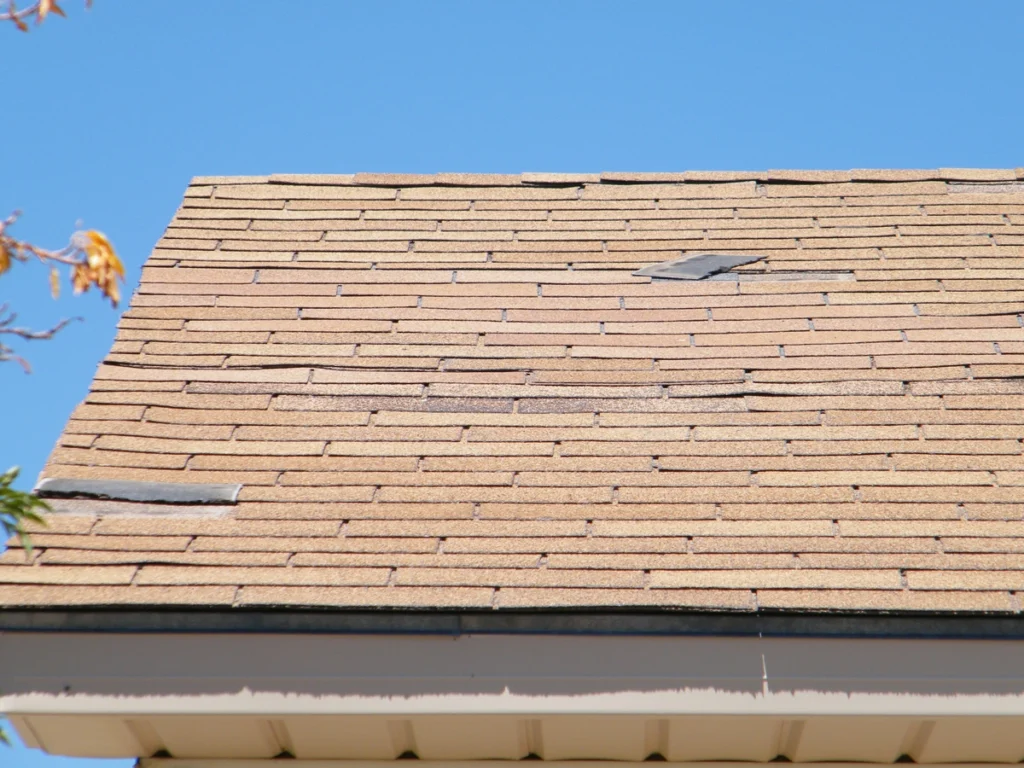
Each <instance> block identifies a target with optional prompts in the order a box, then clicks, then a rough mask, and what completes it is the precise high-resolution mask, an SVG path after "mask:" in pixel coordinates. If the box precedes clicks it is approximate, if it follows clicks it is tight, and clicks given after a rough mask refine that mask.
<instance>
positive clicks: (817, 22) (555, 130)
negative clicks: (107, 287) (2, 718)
mask: <svg viewBox="0 0 1024 768" xmlns="http://www.w3.org/2000/svg"><path fill="white" fill-rule="evenodd" d="M22 4H24V3H22ZM63 4H64V6H65V8H66V10H67V12H68V17H69V18H68V19H66V20H65V19H58V18H53V19H52V20H50V21H48V22H47V23H46V24H45V25H43V26H42V27H41V28H39V29H34V30H33V31H32V33H31V34H28V35H22V34H19V33H18V32H16V31H15V30H14V29H13V27H12V28H7V27H0V46H2V48H0V50H2V51H3V53H4V58H5V60H6V61H8V62H12V61H13V62H16V65H15V66H14V67H10V66H9V67H8V81H7V88H6V91H5V99H4V111H5V114H6V116H7V119H8V123H9V124H11V125H12V130H11V131H10V132H9V135H8V142H7V144H8V148H7V149H4V150H2V152H3V171H2V176H0V179H2V182H0V214H6V213H7V212H8V211H10V210H13V209H15V208H20V209H22V210H23V211H24V216H23V219H22V221H21V222H20V223H19V225H18V226H17V228H16V229H15V230H13V232H14V233H15V234H19V235H20V236H22V237H24V238H28V239H31V240H32V241H34V242H36V243H38V244H40V245H47V246H53V247H56V246H59V245H61V244H63V243H64V242H65V241H66V239H67V237H68V235H69V234H70V233H71V232H72V231H73V230H74V229H75V227H76V223H77V222H79V221H81V222H83V223H84V225H85V226H86V227H89V228H97V229H101V230H103V231H105V232H106V233H107V234H108V235H109V236H110V238H111V239H112V240H113V241H114V243H115V245H116V246H117V248H118V249H119V251H120V253H121V254H122V256H123V257H124V259H125V262H126V264H127V266H128V271H129V282H130V283H131V284H132V285H130V286H129V290H128V291H127V292H128V293H129V294H130V289H131V288H133V287H134V283H135V282H137V280H138V276H139V270H140V267H141V265H142V264H143V262H144V261H145V259H146V257H147V255H148V253H149V251H150V249H151V248H152V246H153V243H155V242H156V240H157V239H158V238H159V236H160V234H161V232H162V230H163V228H164V226H165V225H166V224H167V222H168V221H169V220H170V218H171V216H172V214H173V213H174V210H175V208H176V206H177V204H178V201H179V200H180V198H181V195H182V192H183V191H184V188H185V185H186V184H187V182H188V179H189V178H190V177H191V176H193V175H197V174H263V173H271V172H291V173H301V172H319V173H348V172H353V171H401V172H424V173H433V172H438V171H479V172H521V171H604V170H623V171H638V170H651V171H653V170H666V171H667V170H685V169H695V168H699V169H740V170H751V169H765V168H851V167H906V168H934V167H940V166H947V167H949V166H952V167H957V166H982V167H1014V166H1022V165H1024V144H1022V142H1021V139H1020V137H1021V128H1020V126H1021V124H1022V119H1024V98H1022V97H1024V79H1022V78H1021V77H1020V46H1019V34H1020V30H1021V29H1022V28H1024V3H1020V2H995V1H992V0H990V1H989V2H984V3H979V2H967V1H966V0H964V2H941V1H939V0H927V1H924V0H919V1H917V2H911V1H909V0H906V1H904V2H899V3H895V2H891V0H886V1H885V2H871V1H870V0H860V2H856V3H842V4H840V3H821V2H796V1H790V2H785V3H782V2H776V3H768V2H757V3H755V2H726V1H724V0H723V1H720V2H686V1H685V0H671V1H668V2H640V1H639V0H621V2H601V1H599V0H591V1H589V2H570V1H569V0H516V2H511V1H509V2H496V1H491V2H485V1H481V0H477V1H476V2H454V1H451V0H449V1H447V2H440V1H439V2H425V1H424V0H409V1H406V2H371V1H370V0H364V1H363V2H340V1H338V2H328V1H327V0H319V2H316V1H314V2H307V3H301V4H299V3H296V4H289V3H281V2H280V0H275V2H263V1H262V0H245V2H242V1H241V0H234V2H228V1H227V0H224V1H222V2H218V3H204V4H186V3H171V2H163V3H157V2H145V3H142V2H130V0H96V1H95V6H94V8H93V9H92V10H91V11H88V12H86V11H84V10H83V9H82V7H81V2H79V0H64V3H63ZM4 301H9V302H11V304H12V306H13V308H14V309H16V310H17V311H18V312H19V315H20V319H21V320H22V321H24V323H25V324H27V325H32V326H36V327H42V326H46V325H48V324H52V323H53V322H54V321H56V320H58V319H60V318H61V317H65V316H69V315H81V316H83V317H84V318H85V322H83V323H78V324H75V325H73V326H71V327H69V328H68V329H67V330H65V331H64V332H63V333H62V334H61V336H60V337H59V338H58V339H57V340H54V341H51V342H36V343H34V344H31V345H22V346H21V348H20V349H21V351H22V352H24V353H25V354H26V355H27V356H28V357H29V359H30V360H31V362H32V363H33V366H34V368H35V373H34V374H33V375H31V376H26V375H24V374H23V373H22V372H21V370H20V369H18V368H17V367H15V366H14V365H12V364H7V365H5V366H2V367H0V396H2V403H3V407H4V410H3V420H2V421H0V434H2V435H3V438H4V439H0V471H2V470H3V469H5V468H6V467H8V466H11V465H14V464H19V465H21V466H22V467H23V476H22V482H21V486H22V487H30V486H31V484H32V482H33V481H34V479H35V477H36V475H37V474H38V472H39V470H40V469H41V467H42V465H43V463H44V461H45V459H46V455H47V453H48V452H49V450H50V448H51V446H52V445H53V443H54V442H55V440H56V439H57V436H58V434H59V433H60V430H61V428H62V426H63V424H64V421H65V419H66V418H67V416H68V414H69V413H70V412H71V410H72V408H73V407H74V406H75V404H76V403H78V401H79V400H81V398H82V397H83V396H84V395H85V393H86V390H87V388H88V385H89V381H90V379H91V376H92V373H93V370H94V368H95V366H96V364H97V363H98V362H99V360H100V359H101V358H102V357H103V355H104V353H105V352H106V351H107V349H108V348H109V346H110V343H111V340H112V338H113V335H114V329H115V324H116V321H117V312H116V311H113V310H111V309H110V308H109V306H107V305H105V304H104V303H103V302H102V301H100V299H99V297H97V296H95V295H87V296H85V297H78V298H72V297H71V296H70V292H69V291H65V296H64V297H63V298H61V299H60V300H59V301H57V302H54V301H53V300H51V299H50V297H49V291H48V288H47V280H46V271H45V270H44V269H43V268H41V267H39V266H37V265H35V266H22V267H16V268H15V269H14V270H13V271H12V272H11V273H8V274H7V275H4V276H3V277H2V278H0V303H2V302H4ZM122 309H123V306H122ZM4 663H10V660H4ZM127 764H128V763H127V762H126V761H94V762H88V761H78V760H70V759H66V758H58V757H47V756H43V755H41V754H38V753H33V752H30V751H28V750H24V749H22V748H18V749H16V750H14V751H13V752H7V751H3V750H2V749H0V765H3V766H5V768H8V767H10V768H112V767H113V766H120V765H127Z"/></svg>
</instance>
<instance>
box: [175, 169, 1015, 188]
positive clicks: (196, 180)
mask: <svg viewBox="0 0 1024 768" xmlns="http://www.w3.org/2000/svg"><path fill="white" fill-rule="evenodd" d="M1021 179H1024V167H1022V168H931V169H911V168H854V169H851V170H801V169H791V170H767V171H697V170H693V171H678V172H667V173H666V172H642V171H640V172H631V171H604V172H600V173H530V172H526V173H520V174H499V173H434V174H430V173H422V174H420V173H365V172H360V173H344V174H323V173H309V174H305V173H273V174H269V175H262V176H259V175H254V176H195V177H193V178H192V180H191V182H190V185H191V186H208V185H212V184H267V183H270V184H301V185H304V186H385V187H394V186H399V187H418V186H466V187H509V186H577V185H580V184H595V183H604V184H609V183H611V184H685V183H700V184H723V183H728V182H737V181H756V182H771V183H781V184H823V183H844V182H874V183H901V182H903V183H905V182H913V181H970V182H980V183H984V182H1007V181H1018V180H1021Z"/></svg>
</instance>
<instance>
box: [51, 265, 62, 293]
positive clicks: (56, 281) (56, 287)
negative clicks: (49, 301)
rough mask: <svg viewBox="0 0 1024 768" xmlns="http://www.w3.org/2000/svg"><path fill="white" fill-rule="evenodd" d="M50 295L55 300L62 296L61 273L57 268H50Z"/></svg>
mask: <svg viewBox="0 0 1024 768" xmlns="http://www.w3.org/2000/svg"><path fill="white" fill-rule="evenodd" d="M50 294H51V295H52V296H53V298H55V299H56V298H58V297H59V296H60V273H59V272H58V271H57V268H56V267H51V268H50Z"/></svg>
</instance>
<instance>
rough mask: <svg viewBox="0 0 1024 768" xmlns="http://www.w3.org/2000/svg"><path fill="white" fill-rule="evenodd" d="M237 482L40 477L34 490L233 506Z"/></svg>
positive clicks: (47, 494)
mask: <svg viewBox="0 0 1024 768" xmlns="http://www.w3.org/2000/svg"><path fill="white" fill-rule="evenodd" d="M241 490H242V486H241V485H239V484H238V483H231V484H221V483H144V482H137V481H132V480H74V479H69V478H62V477H48V478H44V479H43V480H41V481H40V482H39V484H38V485H37V486H36V488H35V491H36V493H37V494H38V495H39V496H42V497H56V498H61V497H80V498H90V499H116V500H118V501H141V502H150V503H153V504H235V503H237V501H238V493H239V491H241Z"/></svg>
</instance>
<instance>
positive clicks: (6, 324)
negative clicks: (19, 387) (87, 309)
mask: <svg viewBox="0 0 1024 768" xmlns="http://www.w3.org/2000/svg"><path fill="white" fill-rule="evenodd" d="M17 318H18V316H17V314H15V313H14V312H11V311H10V310H9V309H8V308H7V305H6V304H0V334H9V335H11V336H16V337H18V338H19V339H25V340H26V341H39V340H46V339H52V338H53V337H54V336H55V335H56V334H58V333H59V332H60V331H62V330H63V329H64V328H65V327H66V326H68V325H69V324H70V323H73V322H76V321H80V320H82V318H81V317H69V318H65V319H64V320H61V321H60V322H59V323H57V324H56V325H54V326H53V327H52V328H48V329H47V330H45V331H33V330H32V329H31V328H22V327H20V326H15V325H12V323H14V321H15V320H17ZM8 361H13V362H15V363H18V365H20V366H21V367H22V368H24V369H25V373H32V366H31V365H29V364H28V361H27V360H26V359H25V358H23V357H22V356H21V355H17V354H15V352H14V350H13V349H11V347H9V346H7V345H6V344H4V343H3V342H0V363H2V362H8Z"/></svg>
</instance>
